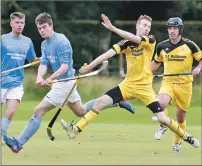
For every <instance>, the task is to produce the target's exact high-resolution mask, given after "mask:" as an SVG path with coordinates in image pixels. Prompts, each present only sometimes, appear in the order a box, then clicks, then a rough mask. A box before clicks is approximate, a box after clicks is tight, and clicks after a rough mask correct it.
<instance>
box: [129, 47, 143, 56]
mask: <svg viewBox="0 0 202 166" xmlns="http://www.w3.org/2000/svg"><path fill="white" fill-rule="evenodd" d="M143 50H144V48H143V47H142V48H134V49H133V50H132V54H133V55H134V56H140V55H142V54H143Z"/></svg>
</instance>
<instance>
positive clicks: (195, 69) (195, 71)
mask: <svg viewBox="0 0 202 166" xmlns="http://www.w3.org/2000/svg"><path fill="white" fill-rule="evenodd" d="M201 69H202V59H201V60H200V61H199V64H198V65H197V66H196V67H195V68H194V70H193V71H192V74H193V76H197V75H199V74H200V73H201Z"/></svg>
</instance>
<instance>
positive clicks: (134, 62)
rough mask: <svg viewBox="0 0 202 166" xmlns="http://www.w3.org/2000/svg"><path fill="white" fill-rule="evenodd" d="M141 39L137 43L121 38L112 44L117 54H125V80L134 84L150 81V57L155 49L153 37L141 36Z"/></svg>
mask: <svg viewBox="0 0 202 166" xmlns="http://www.w3.org/2000/svg"><path fill="white" fill-rule="evenodd" d="M141 38H142V41H141V42H140V43H139V44H137V43H135V42H132V41H128V40H121V41H120V42H119V43H117V44H115V45H113V49H114V50H115V51H116V53H117V54H120V53H123V54H124V55H125V56H126V62H127V74H126V77H125V80H124V81H126V82H133V83H134V84H149V83H151V82H152V72H151V59H152V56H153V53H154V50H155V44H156V40H155V39H154V37H152V36H150V37H147V36H142V37H141Z"/></svg>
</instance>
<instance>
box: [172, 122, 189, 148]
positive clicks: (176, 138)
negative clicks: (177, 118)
mask: <svg viewBox="0 0 202 166" xmlns="http://www.w3.org/2000/svg"><path fill="white" fill-rule="evenodd" d="M177 123H178V125H179V126H180V127H181V128H182V129H183V130H184V131H185V129H186V126H187V124H186V120H185V121H184V122H182V123H179V122H177ZM180 140H181V138H180V137H179V136H178V135H177V134H175V135H174V140H173V144H177V143H179V142H180Z"/></svg>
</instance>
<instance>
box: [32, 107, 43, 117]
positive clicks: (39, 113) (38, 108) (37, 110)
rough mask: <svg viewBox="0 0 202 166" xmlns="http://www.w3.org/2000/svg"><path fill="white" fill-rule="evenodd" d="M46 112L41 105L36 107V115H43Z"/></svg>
mask: <svg viewBox="0 0 202 166" xmlns="http://www.w3.org/2000/svg"><path fill="white" fill-rule="evenodd" d="M44 112H45V111H44V110H43V109H42V108H41V107H39V106H37V107H35V109H34V115H37V116H43V115H44Z"/></svg>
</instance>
